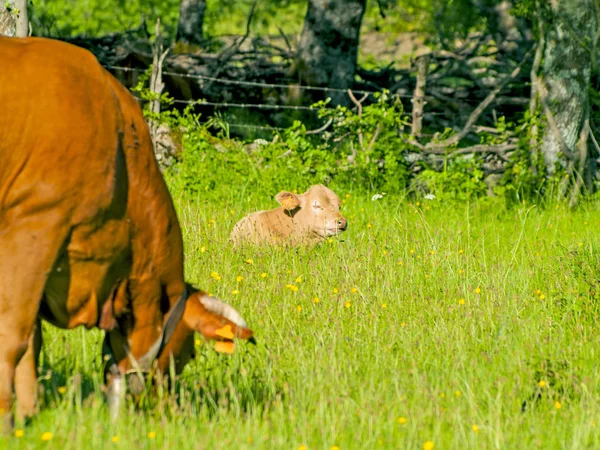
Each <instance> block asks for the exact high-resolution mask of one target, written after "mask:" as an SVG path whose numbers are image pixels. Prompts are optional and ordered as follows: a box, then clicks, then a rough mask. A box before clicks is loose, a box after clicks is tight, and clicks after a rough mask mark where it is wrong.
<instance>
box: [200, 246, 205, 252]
mask: <svg viewBox="0 0 600 450" xmlns="http://www.w3.org/2000/svg"><path fill="white" fill-rule="evenodd" d="M205 251H206V247H205V246H204V245H203V246H202V247H200V252H201V253H204V252H205Z"/></svg>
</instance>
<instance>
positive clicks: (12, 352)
mask: <svg viewBox="0 0 600 450" xmlns="http://www.w3.org/2000/svg"><path fill="white" fill-rule="evenodd" d="M38 211H39V209H38ZM11 219H12V220H11ZM65 219H66V218H65V217H64V216H63V215H60V214H59V211H57V210H50V211H48V212H47V213H46V214H43V213H38V214H25V215H24V216H22V217H17V218H15V217H13V218H9V217H8V214H7V215H6V216H4V217H3V224H2V228H1V229H0V421H1V422H2V424H3V425H4V429H5V430H7V429H10V428H11V427H12V396H13V388H14V381H15V374H16V367H17V365H18V364H19V361H20V360H21V358H22V357H23V355H25V354H26V352H27V350H28V348H29V343H30V339H31V334H32V331H33V328H34V325H35V322H36V318H37V316H38V310H39V305H40V301H41V299H42V294H43V291H44V286H45V284H46V280H47V279H48V276H49V274H50V272H51V271H52V268H53V266H54V261H55V260H56V258H57V255H58V253H59V252H60V249H61V247H62V245H63V243H64V241H65V239H66V236H67V233H68V228H67V227H66V226H65V225H64V221H65Z"/></svg>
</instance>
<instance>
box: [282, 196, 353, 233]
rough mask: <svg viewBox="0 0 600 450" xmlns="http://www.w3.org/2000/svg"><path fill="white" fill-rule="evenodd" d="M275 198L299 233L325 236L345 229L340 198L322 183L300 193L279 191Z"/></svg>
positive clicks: (345, 223)
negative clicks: (291, 219)
mask: <svg viewBox="0 0 600 450" xmlns="http://www.w3.org/2000/svg"><path fill="white" fill-rule="evenodd" d="M275 200H277V202H278V203H279V204H280V205H281V206H282V207H283V209H284V210H285V212H286V214H287V215H289V216H291V217H292V218H293V220H294V225H295V227H296V228H297V231H298V232H300V233H306V234H310V235H313V236H318V237H320V238H327V237H329V236H334V235H336V234H338V233H340V232H342V231H344V230H345V229H346V226H347V222H346V219H345V218H344V216H342V214H341V213H340V207H341V202H340V199H339V198H338V196H337V195H335V192H333V191H332V190H331V189H329V188H327V187H325V186H323V185H322V184H318V185H314V186H311V187H310V189H309V190H308V191H306V192H305V193H304V194H300V195H296V194H294V193H292V192H287V191H284V192H280V193H279V194H277V195H276V196H275Z"/></svg>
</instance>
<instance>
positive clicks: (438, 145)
mask: <svg viewBox="0 0 600 450" xmlns="http://www.w3.org/2000/svg"><path fill="white" fill-rule="evenodd" d="M530 54H531V50H530V51H529V52H527V54H526V55H525V57H524V58H523V60H522V61H521V62H520V63H519V65H518V66H517V67H516V68H515V70H513V71H512V73H511V74H510V75H508V76H507V77H506V78H505V79H504V80H503V81H502V83H500V85H499V86H498V87H497V88H496V89H494V90H493V91H492V92H490V93H489V94H488V96H487V97H486V98H485V99H484V100H483V101H482V102H481V103H480V104H479V106H478V107H477V108H475V110H474V111H473V112H472V113H471V115H470V116H469V118H468V119H467V123H466V124H465V126H464V127H463V129H462V130H461V131H460V132H459V133H457V134H455V135H453V136H451V137H449V138H448V139H446V140H444V141H442V142H438V143H429V144H427V145H426V146H425V147H426V148H428V149H438V148H444V147H451V146H453V145H456V144H457V143H458V142H459V141H460V140H461V139H463V138H464V137H465V136H466V135H467V134H469V132H470V131H471V127H472V126H473V125H474V124H475V122H476V121H477V119H479V116H480V115H481V114H482V113H483V111H485V109H486V108H487V107H488V106H489V105H490V103H492V102H493V101H494V99H495V98H496V96H497V95H498V94H499V93H500V91H502V89H504V87H505V86H506V85H507V84H508V83H509V82H510V81H511V80H513V79H515V78H516V77H517V75H519V73H520V72H521V68H522V67H523V64H524V63H525V61H527V59H529V55H530Z"/></svg>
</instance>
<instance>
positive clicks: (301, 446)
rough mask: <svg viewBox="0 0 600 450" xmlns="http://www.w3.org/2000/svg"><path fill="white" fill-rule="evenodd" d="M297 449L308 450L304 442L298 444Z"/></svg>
mask: <svg viewBox="0 0 600 450" xmlns="http://www.w3.org/2000/svg"><path fill="white" fill-rule="evenodd" d="M298 450H308V447H307V446H306V445H304V444H302V445H300V446H298Z"/></svg>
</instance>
